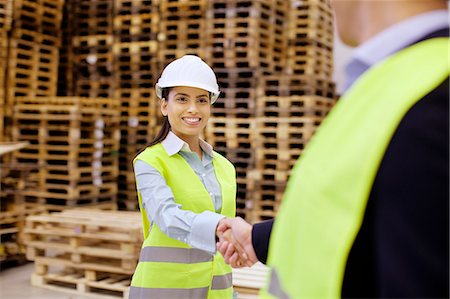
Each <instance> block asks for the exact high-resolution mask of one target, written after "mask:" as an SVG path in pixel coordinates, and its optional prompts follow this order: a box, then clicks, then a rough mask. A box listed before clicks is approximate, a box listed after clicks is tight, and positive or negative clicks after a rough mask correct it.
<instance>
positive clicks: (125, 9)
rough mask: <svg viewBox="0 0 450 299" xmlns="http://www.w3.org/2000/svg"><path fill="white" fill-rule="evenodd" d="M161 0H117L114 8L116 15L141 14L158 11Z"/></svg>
mask: <svg viewBox="0 0 450 299" xmlns="http://www.w3.org/2000/svg"><path fill="white" fill-rule="evenodd" d="M158 4H159V0H150V1H148V0H115V1H114V10H115V14H116V15H121V16H125V15H141V14H151V13H155V12H157V11H158V8H159V7H158Z"/></svg>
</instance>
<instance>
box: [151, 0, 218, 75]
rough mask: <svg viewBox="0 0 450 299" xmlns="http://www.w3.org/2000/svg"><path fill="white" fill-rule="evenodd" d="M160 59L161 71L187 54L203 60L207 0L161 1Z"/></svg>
mask: <svg viewBox="0 0 450 299" xmlns="http://www.w3.org/2000/svg"><path fill="white" fill-rule="evenodd" d="M159 2H160V3H159V7H160V28H159V33H158V41H159V50H158V60H159V62H160V67H161V69H162V68H163V67H164V66H165V65H167V63H168V62H170V61H172V60H174V59H175V58H179V57H181V56H183V55H185V54H196V55H198V56H200V57H202V58H205V57H206V56H207V51H206V43H205V41H206V35H205V30H206V23H205V22H206V8H207V2H209V1H207V0H161V1H159Z"/></svg>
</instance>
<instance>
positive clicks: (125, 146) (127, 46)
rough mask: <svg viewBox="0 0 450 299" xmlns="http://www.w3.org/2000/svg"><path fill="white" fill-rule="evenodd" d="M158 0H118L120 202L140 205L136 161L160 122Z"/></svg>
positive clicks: (116, 69)
mask: <svg viewBox="0 0 450 299" xmlns="http://www.w3.org/2000/svg"><path fill="white" fill-rule="evenodd" d="M155 2H156V1H135V0H133V1H131V0H116V1H115V7H114V35H115V39H116V41H115V43H114V47H113V51H114V76H115V81H116V83H117V89H116V91H115V98H116V99H119V101H120V113H121V120H120V131H121V140H120V157H119V158H120V159H119V194H118V203H119V207H120V208H125V209H128V210H136V209H137V204H138V201H137V195H136V184H135V180H134V172H133V166H132V161H133V158H134V157H135V156H136V154H137V153H138V152H139V151H140V150H142V149H143V148H144V147H145V146H146V145H147V144H148V143H149V141H150V140H151V139H152V138H153V137H154V135H155V133H156V130H157V127H158V124H159V118H160V117H159V115H160V112H159V108H158V101H157V99H156V96H155V91H154V90H155V89H154V85H155V83H156V79H157V78H156V76H157V74H158V73H159V64H158V57H157V53H158V52H157V50H158V42H157V41H156V37H157V32H158V30H159V13H158V5H157V3H155Z"/></svg>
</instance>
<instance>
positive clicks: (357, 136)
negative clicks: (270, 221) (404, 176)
mask: <svg viewBox="0 0 450 299" xmlns="http://www.w3.org/2000/svg"><path fill="white" fill-rule="evenodd" d="M449 73H450V67H449V39H448V38H435V39H430V40H426V41H423V42H420V43H418V44H416V45H414V46H411V47H409V48H406V49H404V50H402V51H400V52H398V53H396V54H394V55H393V56H391V57H389V58H388V59H386V60H385V61H384V62H382V63H380V64H379V65H378V66H375V67H374V68H373V69H371V70H369V71H367V73H366V74H364V75H363V76H362V77H361V78H360V79H359V80H358V81H357V82H355V84H354V86H353V87H352V88H351V89H350V90H349V92H348V93H347V94H346V95H345V96H344V97H343V98H342V99H341V100H340V101H339V103H338V104H337V105H336V106H335V107H334V109H333V110H332V111H331V113H330V114H329V115H328V117H327V119H325V121H324V122H323V123H322V125H321V127H320V128H319V129H318V131H317V132H316V135H315V136H314V137H313V138H312V139H311V142H310V143H309V144H308V146H307V148H306V150H305V152H304V154H303V155H302V157H301V158H300V159H299V161H298V162H297V163H296V165H295V166H294V169H293V171H292V175H291V178H290V180H289V182H288V185H287V188H286V192H285V195H284V198H283V202H282V204H281V208H280V211H279V213H278V215H277V219H276V221H275V223H274V227H273V231H272V237H271V241H270V245H269V258H268V264H269V265H270V267H271V272H270V275H269V282H268V284H267V287H266V288H265V289H264V290H263V291H262V293H261V295H262V297H263V298H274V297H276V298H292V299H299V298H339V297H340V296H341V288H342V283H343V279H344V273H345V266H346V262H347V259H348V255H349V252H350V249H351V248H352V246H353V242H354V240H355V238H356V236H357V234H358V231H359V229H360V227H361V224H362V221H363V217H364V212H365V208H366V204H367V200H368V198H369V195H370V191H371V188H372V184H373V181H374V179H375V176H376V174H377V172H378V168H379V165H380V163H381V161H382V159H383V156H384V154H385V151H386V149H387V147H388V145H389V142H390V140H391V138H392V136H393V134H394V132H395V130H396V129H397V127H398V125H399V123H400V121H401V120H402V119H403V117H404V116H405V114H406V113H407V112H408V110H409V109H410V108H411V107H412V106H413V105H414V104H415V103H417V102H418V101H419V100H420V99H421V98H423V97H424V96H426V95H427V94H428V93H429V92H430V91H432V90H433V89H435V88H436V87H438V86H439V85H440V84H441V83H443V82H444V80H445V79H446V78H448V76H449Z"/></svg>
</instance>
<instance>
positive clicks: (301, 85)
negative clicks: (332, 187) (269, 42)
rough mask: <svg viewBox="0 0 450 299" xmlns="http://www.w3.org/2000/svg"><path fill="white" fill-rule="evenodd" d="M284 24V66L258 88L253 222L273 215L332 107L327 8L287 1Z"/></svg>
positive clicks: (314, 1) (320, 1)
mask: <svg viewBox="0 0 450 299" xmlns="http://www.w3.org/2000/svg"><path fill="white" fill-rule="evenodd" d="M289 20H290V21H289V27H288V30H287V32H288V50H287V51H286V55H287V56H286V67H285V69H284V70H283V72H281V73H280V74H276V75H270V76H265V77H264V78H262V80H260V84H259V85H258V88H257V95H258V97H257V105H256V106H257V108H256V110H257V113H256V116H257V117H256V119H257V121H256V130H255V144H256V145H257V146H256V161H255V165H256V167H255V169H254V171H252V172H251V173H250V175H251V176H252V177H253V178H254V189H253V192H252V194H251V197H252V200H253V205H252V212H251V215H252V216H251V217H250V219H249V220H251V221H253V222H257V221H260V220H265V219H270V218H273V217H274V216H275V215H276V213H277V211H278V208H279V205H280V203H281V200H282V197H283V193H284V190H285V188H286V183H287V181H288V179H289V175H290V172H291V169H292V167H293V165H294V164H295V162H296V161H297V159H298V158H299V157H300V155H301V154H302V152H303V149H304V148H305V146H306V144H307V143H308V142H309V140H310V139H311V137H312V136H313V134H314V133H315V131H316V129H317V128H318V126H319V125H320V123H321V122H322V120H323V119H324V118H325V116H326V115H327V113H328V112H329V111H330V110H331V108H332V107H333V105H334V103H335V100H334V98H335V85H334V83H333V82H332V80H331V75H332V51H331V49H332V37H333V32H332V15H331V8H330V7H329V4H328V3H327V2H326V1H324V0H309V1H297V0H294V1H291V9H290V15H289Z"/></svg>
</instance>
